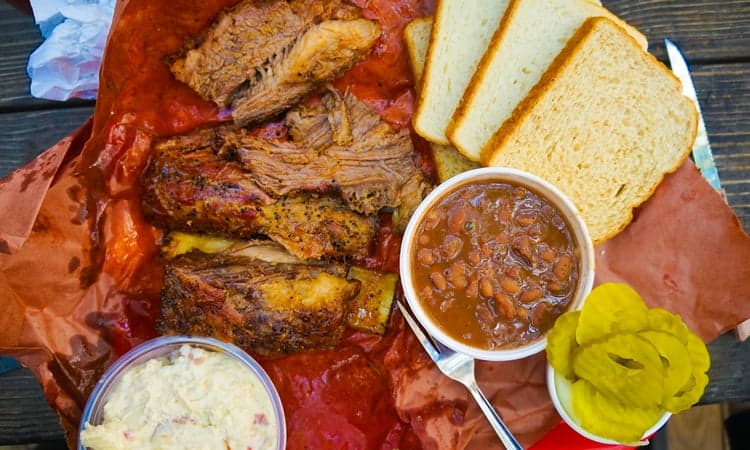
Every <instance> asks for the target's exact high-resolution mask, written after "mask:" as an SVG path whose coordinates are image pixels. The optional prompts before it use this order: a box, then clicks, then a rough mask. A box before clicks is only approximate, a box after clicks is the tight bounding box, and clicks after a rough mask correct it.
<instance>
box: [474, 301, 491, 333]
mask: <svg viewBox="0 0 750 450" xmlns="http://www.w3.org/2000/svg"><path fill="white" fill-rule="evenodd" d="M474 317H476V319H477V321H478V322H479V323H480V324H482V325H484V326H485V327H487V328H489V327H491V326H492V325H493V324H494V323H495V315H494V314H492V311H490V307H489V306H487V305H485V304H484V303H479V304H478V305H477V306H476V307H475V308H474Z"/></svg>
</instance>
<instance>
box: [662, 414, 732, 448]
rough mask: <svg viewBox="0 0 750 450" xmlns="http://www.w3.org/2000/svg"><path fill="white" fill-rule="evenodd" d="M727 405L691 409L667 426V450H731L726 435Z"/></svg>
mask: <svg viewBox="0 0 750 450" xmlns="http://www.w3.org/2000/svg"><path fill="white" fill-rule="evenodd" d="M726 410H727V407H726V405H706V406H699V407H696V408H691V409H689V410H687V411H684V412H681V413H680V414H677V415H674V416H672V418H671V419H669V423H668V424H667V428H666V433H667V450H708V449H711V450H729V442H728V440H727V436H726V433H724V419H725V418H726V413H727V411H726Z"/></svg>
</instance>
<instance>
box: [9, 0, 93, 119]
mask: <svg viewBox="0 0 750 450" xmlns="http://www.w3.org/2000/svg"><path fill="white" fill-rule="evenodd" d="M41 43H42V34H41V33H40V32H39V29H38V28H37V27H36V24H35V23H34V18H33V17H32V16H29V15H26V14H24V13H22V12H21V11H19V10H17V9H16V8H14V7H12V6H10V5H9V4H8V3H6V2H4V1H0V55H2V57H1V58H0V112H7V111H18V110H28V109H42V108H45V109H50V108H64V107H70V106H71V105H73V106H80V105H91V104H92V103H93V102H91V101H85V100H72V101H68V102H59V101H52V100H45V99H38V98H33V97H32V96H31V94H30V93H29V84H30V80H29V77H28V75H27V74H26V63H27V62H28V59H29V55H30V54H31V52H33V51H34V50H35V49H36V48H37V47H39V44H41Z"/></svg>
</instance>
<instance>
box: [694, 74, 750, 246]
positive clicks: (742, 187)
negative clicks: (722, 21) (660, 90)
mask: <svg viewBox="0 0 750 450" xmlns="http://www.w3.org/2000/svg"><path fill="white" fill-rule="evenodd" d="M691 72H692V74H693V81H694V83H695V87H696V90H697V92H698V101H699V102H700V104H701V108H702V109H703V117H704V120H705V122H706V129H707V130H708V137H709V140H710V142H711V149H712V151H713V154H714V159H715V161H716V166H717V167H718V169H719V178H720V179H721V183H722V186H723V187H724V190H725V191H726V193H727V201H728V202H729V205H730V206H731V207H732V208H733V209H734V211H735V212H736V213H737V216H738V217H739V218H740V220H741V221H742V223H743V225H744V228H745V231H747V232H750V120H748V118H750V62H748V63H736V64H712V65H693V66H692V67H691Z"/></svg>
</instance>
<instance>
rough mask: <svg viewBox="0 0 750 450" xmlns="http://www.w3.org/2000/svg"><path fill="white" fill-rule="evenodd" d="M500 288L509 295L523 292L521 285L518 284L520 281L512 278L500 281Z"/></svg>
mask: <svg viewBox="0 0 750 450" xmlns="http://www.w3.org/2000/svg"><path fill="white" fill-rule="evenodd" d="M500 287H501V288H503V290H504V291H505V292H507V293H508V294H517V293H518V291H520V290H521V285H519V284H518V281H516V280H514V279H513V278H510V277H505V278H503V279H502V281H500Z"/></svg>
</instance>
